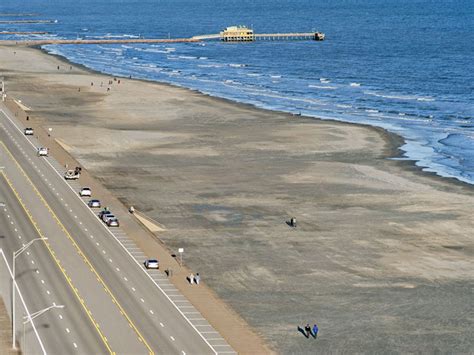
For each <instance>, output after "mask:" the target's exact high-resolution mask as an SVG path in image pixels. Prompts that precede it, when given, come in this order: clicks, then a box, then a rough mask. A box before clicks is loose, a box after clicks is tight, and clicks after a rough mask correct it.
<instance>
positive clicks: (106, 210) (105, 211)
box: [99, 207, 112, 219]
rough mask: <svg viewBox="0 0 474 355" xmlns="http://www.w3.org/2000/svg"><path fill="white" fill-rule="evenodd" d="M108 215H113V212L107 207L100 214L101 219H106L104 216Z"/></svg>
mask: <svg viewBox="0 0 474 355" xmlns="http://www.w3.org/2000/svg"><path fill="white" fill-rule="evenodd" d="M106 214H112V212H110V211H109V210H108V209H107V207H105V208H104V209H103V210H102V211H100V212H99V218H100V219H102V218H103V217H104V215H106Z"/></svg>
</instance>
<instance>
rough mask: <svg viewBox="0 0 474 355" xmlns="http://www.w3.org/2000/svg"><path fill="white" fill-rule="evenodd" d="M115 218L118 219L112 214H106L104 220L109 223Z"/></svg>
mask: <svg viewBox="0 0 474 355" xmlns="http://www.w3.org/2000/svg"><path fill="white" fill-rule="evenodd" d="M114 218H117V217H115V216H114V215H113V214H112V213H109V214H104V215H103V216H102V220H103V221H104V222H105V223H107V222H108V221H109V220H110V219H114Z"/></svg>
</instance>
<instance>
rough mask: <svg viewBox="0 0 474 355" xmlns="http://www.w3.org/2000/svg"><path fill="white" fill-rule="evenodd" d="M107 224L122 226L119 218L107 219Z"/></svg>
mask: <svg viewBox="0 0 474 355" xmlns="http://www.w3.org/2000/svg"><path fill="white" fill-rule="evenodd" d="M107 225H108V226H109V227H119V226H120V223H119V220H118V219H117V218H115V217H114V218H110V219H109V220H108V221H107Z"/></svg>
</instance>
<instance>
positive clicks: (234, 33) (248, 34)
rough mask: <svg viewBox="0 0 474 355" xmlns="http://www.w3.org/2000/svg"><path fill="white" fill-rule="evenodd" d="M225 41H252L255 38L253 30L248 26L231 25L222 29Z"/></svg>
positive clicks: (222, 36)
mask: <svg viewBox="0 0 474 355" xmlns="http://www.w3.org/2000/svg"><path fill="white" fill-rule="evenodd" d="M220 37H221V40H223V41H224V42H251V41H254V40H255V36H254V34H253V30H252V29H250V28H248V27H246V26H230V27H227V28H226V29H224V30H223V31H221V33H220Z"/></svg>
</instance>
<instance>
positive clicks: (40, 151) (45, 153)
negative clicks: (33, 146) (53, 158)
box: [37, 147, 49, 157]
mask: <svg viewBox="0 0 474 355" xmlns="http://www.w3.org/2000/svg"><path fill="white" fill-rule="evenodd" d="M48 153H49V149H48V148H45V147H41V148H38V152H37V154H38V156H39V157H47V156H48Z"/></svg>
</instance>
